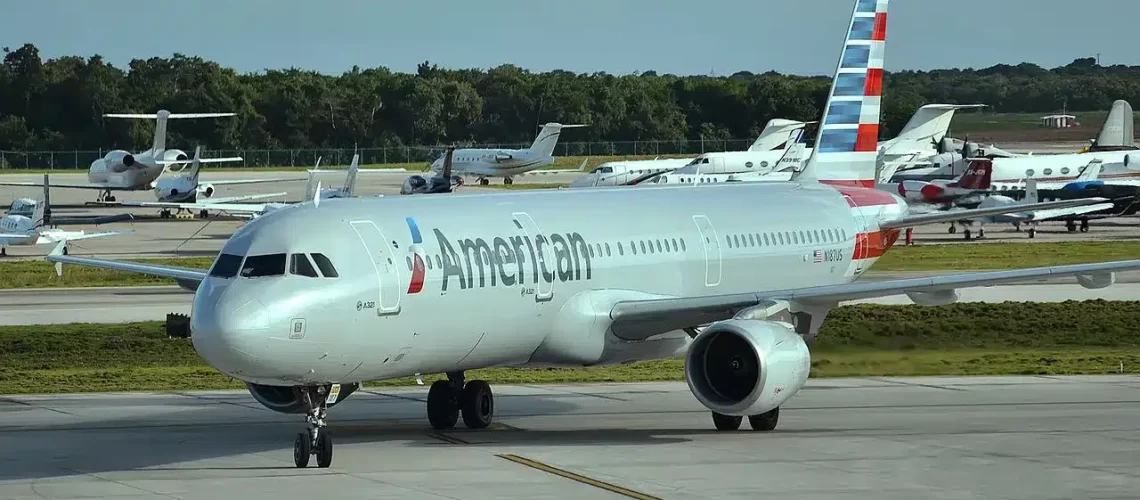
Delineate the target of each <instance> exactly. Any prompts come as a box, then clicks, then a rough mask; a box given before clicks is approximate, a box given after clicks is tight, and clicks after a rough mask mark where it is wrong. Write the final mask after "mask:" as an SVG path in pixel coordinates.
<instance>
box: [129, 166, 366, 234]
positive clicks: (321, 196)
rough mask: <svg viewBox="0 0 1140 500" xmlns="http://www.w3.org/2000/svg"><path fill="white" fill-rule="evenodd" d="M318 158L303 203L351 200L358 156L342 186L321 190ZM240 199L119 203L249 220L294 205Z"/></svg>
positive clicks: (257, 196) (271, 195)
mask: <svg viewBox="0 0 1140 500" xmlns="http://www.w3.org/2000/svg"><path fill="white" fill-rule="evenodd" d="M320 166H321V159H320V158H317V165H316V167H315V168H314V169H312V170H308V174H309V183H308V185H307V186H306V188H305V197H304V198H302V199H303V200H330V199H335V198H352V197H353V196H354V193H355V190H356V175H357V174H358V173H359V172H360V154H359V153H358V154H354V155H352V164H351V165H349V167H348V172H347V173H346V174H345V178H344V187H340V188H328V189H321V183H320V182H316V184H315V185H314V182H313V181H314V180H315V178H316V177H315V175H316V174H318V173H320V172H325V171H323V170H320ZM283 195H285V193H272V194H265V195H254V196H251V197H239V198H242V199H253V198H265V197H273V196H283ZM236 201H239V200H221V199H219V200H209V201H204V202H188V203H184V202H164V201H124V202H122V203H120V204H121V205H124V206H134V207H157V208H163V209H177V210H191V211H193V210H197V211H199V212H200V213H202V214H203V216H205V214H208V212H209V211H211V210H213V211H216V212H225V213H235V214H242V215H246V216H249V217H251V218H253V217H258V216H260V215H262V214H265V213H268V212H272V211H274V210H277V209H280V208H285V207H291V206H293V205H295V204H293V203H236Z"/></svg>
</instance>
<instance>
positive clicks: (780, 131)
mask: <svg viewBox="0 0 1140 500" xmlns="http://www.w3.org/2000/svg"><path fill="white" fill-rule="evenodd" d="M813 123H816V122H801V121H796V120H787V119H784V118H773V119H771V120H768V124H767V125H764V130H762V131H760V136H759V137H757V138H756V141H754V142H753V143H752V145H751V146H748V151H771V150H773V149H776V148H778V147H780V146H784V147H785V148H788V147H791V146H792V145H793V144H795V143H796V142H798V141H799V140H800V137H801V136H802V134H803V130H804V128H806V127H807V126H808V125H810V124H813Z"/></svg>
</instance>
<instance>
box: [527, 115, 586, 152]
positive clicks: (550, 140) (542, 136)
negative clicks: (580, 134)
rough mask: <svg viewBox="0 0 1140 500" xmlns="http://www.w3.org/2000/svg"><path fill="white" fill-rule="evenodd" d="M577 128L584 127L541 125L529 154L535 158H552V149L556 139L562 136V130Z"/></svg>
mask: <svg viewBox="0 0 1140 500" xmlns="http://www.w3.org/2000/svg"><path fill="white" fill-rule="evenodd" d="M578 127H585V125H563V124H561V123H547V124H546V125H543V126H542V130H541V131H539V132H538V136H536V137H535V138H534V142H533V143H532V144H531V145H530V152H531V153H534V154H535V155H537V156H553V155H554V147H555V146H557V145H558V137H559V136H560V135H562V129H564V128H578Z"/></svg>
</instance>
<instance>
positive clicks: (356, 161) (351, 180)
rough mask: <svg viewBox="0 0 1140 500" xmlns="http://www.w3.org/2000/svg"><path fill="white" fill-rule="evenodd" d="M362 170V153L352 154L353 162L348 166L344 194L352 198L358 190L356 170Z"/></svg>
mask: <svg viewBox="0 0 1140 500" xmlns="http://www.w3.org/2000/svg"><path fill="white" fill-rule="evenodd" d="M359 170H360V153H355V154H353V155H352V164H351V165H349V166H348V174H347V175H345V176H344V196H345V197H347V198H352V195H353V193H354V192H355V191H356V172H357V171H359Z"/></svg>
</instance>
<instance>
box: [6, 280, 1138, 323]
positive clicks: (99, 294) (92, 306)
mask: <svg viewBox="0 0 1140 500" xmlns="http://www.w3.org/2000/svg"><path fill="white" fill-rule="evenodd" d="M930 274H933V273H880V274H879V275H876V276H873V277H870V278H866V279H867V280H868V281H870V280H875V279H885V278H888V277H915V276H922V275H930ZM1137 274H1138V273H1135V272H1129V273H1120V274H1119V275H1118V277H1117V283H1116V284H1114V285H1113V286H1110V287H1107V288H1101V289H1097V290H1090V289H1086V288H1084V287H1082V286H1080V285H1078V284H1075V282H1076V280H1075V279H1074V278H1071V277H1065V278H1052V279H1049V280H1046V281H1045V282H1041V283H1034V284H1025V285H1003V286H994V287H972V288H963V289H960V290H959V293H960V296H961V299H960V301H961V302H988V303H997V302H1005V301H1009V300H1013V301H1019V302H1064V301H1066V300H1096V299H1102V300H1140V278H1138V277H1137ZM53 276H54V274H53ZM193 301H194V294H193V292H190V291H188V290H185V289H182V288H179V287H177V286H136V287H92V288H35V289H26V288H25V289H9V290H0V325H50V324H66V323H124V322H130V321H159V320H165V319H166V315H167V314H168V313H178V314H187V315H189V314H190V312H191V311H190V309H191V307H190V306H191V303H192V302H193ZM860 303H866V304H900V305H902V304H913V302H911V300H910V299H909V298H908V297H907V296H906V295H905V294H900V295H890V296H886V297H879V298H874V299H864V300H856V301H849V302H844V303H843V304H860Z"/></svg>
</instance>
